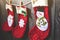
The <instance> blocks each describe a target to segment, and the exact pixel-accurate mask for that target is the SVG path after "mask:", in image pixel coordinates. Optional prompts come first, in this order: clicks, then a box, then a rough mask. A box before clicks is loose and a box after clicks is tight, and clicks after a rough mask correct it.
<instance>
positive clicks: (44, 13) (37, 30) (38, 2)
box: [29, 0, 50, 40]
mask: <svg viewBox="0 0 60 40" xmlns="http://www.w3.org/2000/svg"><path fill="white" fill-rule="evenodd" d="M32 6H33V9H34V15H35V18H36V25H35V26H34V27H33V28H32V29H31V30H30V32H29V38H30V40H45V39H46V38H47V36H48V34H49V30H50V21H49V13H48V1H47V0H32Z"/></svg>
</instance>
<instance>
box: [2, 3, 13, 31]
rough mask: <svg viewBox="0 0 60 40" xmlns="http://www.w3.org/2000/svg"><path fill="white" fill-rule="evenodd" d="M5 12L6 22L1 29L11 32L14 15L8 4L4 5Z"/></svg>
mask: <svg viewBox="0 0 60 40" xmlns="http://www.w3.org/2000/svg"><path fill="white" fill-rule="evenodd" d="M6 10H7V13H8V17H7V21H5V22H4V23H3V25H2V29H3V30H4V31H11V30H12V28H13V23H14V13H13V10H12V6H11V5H9V4H6Z"/></svg>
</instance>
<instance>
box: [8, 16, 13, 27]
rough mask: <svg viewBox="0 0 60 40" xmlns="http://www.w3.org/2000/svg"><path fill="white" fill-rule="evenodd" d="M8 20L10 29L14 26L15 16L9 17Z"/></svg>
mask: <svg viewBox="0 0 60 40" xmlns="http://www.w3.org/2000/svg"><path fill="white" fill-rule="evenodd" d="M7 20H8V25H9V27H11V26H12V24H13V16H12V15H9V16H8V18H7Z"/></svg>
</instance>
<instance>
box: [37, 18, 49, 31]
mask: <svg viewBox="0 0 60 40" xmlns="http://www.w3.org/2000/svg"><path fill="white" fill-rule="evenodd" d="M36 25H37V27H38V28H39V29H40V30H41V31H46V30H47V29H48V22H47V20H46V18H44V17H42V18H38V19H37V21H36Z"/></svg>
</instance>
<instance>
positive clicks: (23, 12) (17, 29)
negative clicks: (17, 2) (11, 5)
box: [12, 6, 28, 38]
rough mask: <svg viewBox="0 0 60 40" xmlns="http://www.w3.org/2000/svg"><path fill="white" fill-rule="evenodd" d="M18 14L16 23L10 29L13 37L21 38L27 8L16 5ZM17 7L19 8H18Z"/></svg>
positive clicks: (25, 22) (23, 31) (24, 26)
mask: <svg viewBox="0 0 60 40" xmlns="http://www.w3.org/2000/svg"><path fill="white" fill-rule="evenodd" d="M16 9H17V14H18V25H17V26H16V27H15V28H14V30H13V31H12V34H13V36H14V37H15V38H22V37H23V36H24V33H25V30H26V24H27V20H28V19H27V18H28V17H27V10H26V7H25V6H24V7H16ZM18 9H19V10H18Z"/></svg>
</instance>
